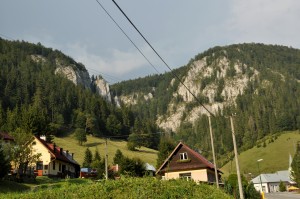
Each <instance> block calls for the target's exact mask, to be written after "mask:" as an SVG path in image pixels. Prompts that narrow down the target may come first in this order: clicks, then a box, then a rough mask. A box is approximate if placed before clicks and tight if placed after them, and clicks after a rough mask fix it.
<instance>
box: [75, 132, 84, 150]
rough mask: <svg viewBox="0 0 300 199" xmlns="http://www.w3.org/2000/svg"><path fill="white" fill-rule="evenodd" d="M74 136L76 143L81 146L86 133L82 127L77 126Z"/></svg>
mask: <svg viewBox="0 0 300 199" xmlns="http://www.w3.org/2000/svg"><path fill="white" fill-rule="evenodd" d="M75 138H76V140H77V141H78V144H79V145H80V146H82V143H83V142H86V141H87V138H86V133H85V132H84V129H81V128H77V129H76V130H75Z"/></svg>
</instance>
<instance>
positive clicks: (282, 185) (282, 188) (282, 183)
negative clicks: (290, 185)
mask: <svg viewBox="0 0 300 199" xmlns="http://www.w3.org/2000/svg"><path fill="white" fill-rule="evenodd" d="M279 191H280V192H284V191H286V186H285V183H284V182H282V181H280V184H279Z"/></svg>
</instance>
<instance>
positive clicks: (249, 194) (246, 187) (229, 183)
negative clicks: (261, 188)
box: [224, 174, 260, 199]
mask: <svg viewBox="0 0 300 199" xmlns="http://www.w3.org/2000/svg"><path fill="white" fill-rule="evenodd" d="M241 178H242V188H243V194H244V196H245V197H244V198H249V199H259V198H260V194H259V192H257V191H256V189H255V188H254V185H253V183H248V182H247V180H246V178H245V177H244V176H241ZM224 189H225V191H226V192H227V193H229V194H231V195H233V196H234V198H239V186H238V179H237V175H236V174H231V175H229V177H228V179H227V180H226V181H225V183H224Z"/></svg>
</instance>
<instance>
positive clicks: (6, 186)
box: [0, 180, 30, 193]
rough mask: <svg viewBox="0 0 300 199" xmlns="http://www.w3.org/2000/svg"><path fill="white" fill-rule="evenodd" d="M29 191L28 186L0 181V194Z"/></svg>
mask: <svg viewBox="0 0 300 199" xmlns="http://www.w3.org/2000/svg"><path fill="white" fill-rule="evenodd" d="M28 190H30V186H28V185H24V184H21V183H17V182H13V181H6V180H3V181H2V180H0V193H11V192H23V191H28Z"/></svg>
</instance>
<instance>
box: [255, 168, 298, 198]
mask: <svg viewBox="0 0 300 199" xmlns="http://www.w3.org/2000/svg"><path fill="white" fill-rule="evenodd" d="M260 179H261V182H260ZM251 182H253V184H254V187H255V189H256V190H257V191H260V190H261V185H262V191H263V192H264V193H272V192H279V184H280V182H283V183H284V184H285V186H286V188H288V186H290V185H294V184H295V182H294V181H292V180H291V178H290V172H289V170H285V171H277V172H276V173H267V174H260V175H259V176H257V177H255V178H253V179H252V180H251Z"/></svg>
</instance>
